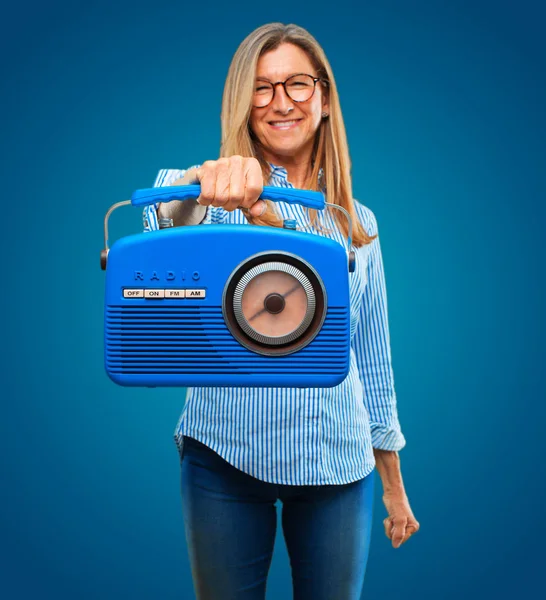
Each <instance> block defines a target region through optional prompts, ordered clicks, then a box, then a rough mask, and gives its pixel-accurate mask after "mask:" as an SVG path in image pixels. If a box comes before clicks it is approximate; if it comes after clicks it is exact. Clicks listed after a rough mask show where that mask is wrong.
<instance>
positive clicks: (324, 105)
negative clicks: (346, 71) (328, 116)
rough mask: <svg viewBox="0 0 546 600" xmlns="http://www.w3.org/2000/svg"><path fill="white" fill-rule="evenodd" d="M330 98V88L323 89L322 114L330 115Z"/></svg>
mask: <svg viewBox="0 0 546 600" xmlns="http://www.w3.org/2000/svg"><path fill="white" fill-rule="evenodd" d="M328 96H329V94H328V88H327V87H323V88H322V112H323V113H330V102H329V97H328Z"/></svg>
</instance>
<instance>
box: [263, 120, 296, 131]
mask: <svg viewBox="0 0 546 600" xmlns="http://www.w3.org/2000/svg"><path fill="white" fill-rule="evenodd" d="M300 121H301V119H290V120H286V121H268V123H269V125H271V127H274V128H275V129H290V127H293V126H294V125H296V124H297V123H299V122H300Z"/></svg>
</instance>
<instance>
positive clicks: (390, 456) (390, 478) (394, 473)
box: [373, 448, 405, 494]
mask: <svg viewBox="0 0 546 600" xmlns="http://www.w3.org/2000/svg"><path fill="white" fill-rule="evenodd" d="M373 453H374V456H375V465H376V468H377V471H378V472H379V476H380V477H381V483H382V484H383V492H384V493H385V494H390V493H397V492H402V493H405V490H404V482H403V481H402V472H401V470H400V457H399V456H398V452H396V451H393V450H379V449H378V448H374V449H373Z"/></svg>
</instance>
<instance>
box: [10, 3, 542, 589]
mask: <svg viewBox="0 0 546 600" xmlns="http://www.w3.org/2000/svg"><path fill="white" fill-rule="evenodd" d="M541 4H542V3H540V2H529V1H527V0H522V1H520V2H518V3H506V2H498V1H497V2H486V1H473V2H461V1H456V2H449V3H440V2H432V1H428V2H427V1H425V0H421V1H419V0H416V1H412V2H409V1H408V2H382V3H375V2H359V3H354V4H351V3H348V2H345V1H344V0H339V1H338V2H335V3H324V4H322V3H318V2H317V3H314V4H313V5H311V4H308V5H305V4H304V3H292V4H291V5H290V4H288V5H286V4H284V7H283V8H278V9H277V8H268V5H267V4H265V3H256V2H252V3H250V2H248V3H247V2H239V3H227V2H223V3H217V4H214V5H210V4H205V3H192V4H190V3H183V2H169V1H164V0H163V1H162V0H155V1H154V2H136V1H132V2H114V3H111V2H106V1H105V0H99V1H97V2H93V3H85V4H83V5H75V4H73V3H68V2H59V1H57V0H52V1H50V2H47V3H35V2H26V3H14V4H12V5H11V6H10V7H7V6H5V7H4V8H3V14H2V24H1V25H0V28H1V35H0V50H1V53H0V56H2V79H1V86H2V94H1V102H2V110H1V116H2V134H1V138H2V147H3V149H2V161H1V164H2V186H3V192H2V201H3V215H2V216H3V224H4V229H3V232H2V236H1V237H0V239H1V247H0V249H1V250H2V256H3V258H4V267H3V268H2V273H3V280H4V282H5V283H4V286H3V291H2V294H1V302H2V314H3V315H4V319H3V331H2V336H1V340H2V346H3V359H2V388H1V392H0V393H1V395H2V418H1V419H0V436H1V440H2V448H3V451H2V458H1V464H2V470H1V475H2V480H1V507H0V524H1V531H0V534H1V539H2V544H1V548H2V549H1V552H2V555H3V556H2V557H1V561H0V569H1V579H0V596H2V598H9V599H12V598H25V599H26V598H31V597H38V598H55V599H58V600H61V599H65V598H66V599H72V598H81V599H88V598H100V599H113V598H120V597H132V598H134V599H135V600H136V599H156V598H161V599H166V600H167V599H171V598H172V599H174V598H188V599H189V598H192V597H193V591H192V583H191V574H190V569H189V563H188V557H187V552H186V546H185V540H184V535H183V524H182V514H181V505H180V490H179V461H178V455H177V453H176V449H175V446H174V443H173V441H172V437H171V436H172V433H173V430H174V427H175V425H176V421H177V419H178V416H179V414H180V412H181V410H182V407H183V399H184V390H177V389H153V390H151V389H131V388H122V387H118V386H116V385H114V384H113V383H112V382H111V381H110V380H109V379H108V377H107V376H106V374H105V371H104V367H103V337H102V335H103V333H102V330H103V300H104V298H103V294H104V272H103V271H101V270H100V268H99V254H100V250H101V248H102V247H103V218H104V215H105V213H106V211H107V209H108V208H109V207H110V205H112V204H113V203H114V202H117V201H120V200H125V199H127V198H128V197H129V196H130V194H131V192H132V191H133V190H134V189H137V188H139V187H149V186H151V185H152V182H153V180H154V178H155V175H156V173H157V171H158V170H159V169H160V168H183V167H186V166H189V165H190V164H194V163H197V162H202V161H204V160H206V159H210V158H216V157H217V156H218V149H219V139H220V120H219V117H220V101H221V93H222V87H223V82H224V80H225V76H226V73H227V69H228V66H229V61H230V59H231V56H232V55H233V53H234V52H235V50H236V48H237V46H238V44H239V43H240V42H241V41H242V39H243V38H244V37H245V36H246V35H247V34H248V33H249V32H250V31H252V30H253V29H254V28H255V27H258V26H259V25H262V24H264V23H267V22H271V21H282V22H285V23H289V22H293V23H297V24H299V25H302V26H304V27H306V28H307V29H308V30H309V31H310V32H311V33H312V34H313V35H314V36H315V37H316V38H317V39H318V41H319V43H321V44H322V45H323V47H324V49H325V51H326V53H327V55H328V57H329V59H330V61H331V64H332V67H333V69H334V73H335V75H336V79H337V82H338V86H339V91H340V95H341V102H342V109H343V112H344V116H345V119H346V125H347V130H348V135H349V143H350V149H351V157H352V162H353V183H354V191H355V197H356V198H358V199H359V200H360V201H361V202H363V203H364V204H366V205H367V206H369V207H370V208H371V209H372V210H373V211H374V212H375V214H376V216H377V219H378V223H379V231H380V235H381V243H382V248H383V254H384V260H385V268H386V276H387V289H388V298H389V316H390V325H391V337H392V354H393V366H394V371H395V380H396V390H397V394H398V403H399V404H398V405H399V413H400V419H401V422H402V427H403V431H404V433H405V435H406V438H407V442H408V444H407V446H406V448H405V449H404V450H403V451H402V452H401V462H402V472H403V475H404V479H405V483H406V489H407V492H408V495H409V498H410V501H411V505H412V508H413V510H414V512H415V515H416V517H417V519H418V520H419V521H420V523H421V531H420V532H419V533H418V534H417V535H416V536H415V537H414V538H413V539H411V540H410V542H409V543H407V544H405V545H404V546H403V547H402V548H400V549H398V550H394V549H393V548H392V547H391V545H390V542H389V541H388V540H387V538H386V537H385V535H384V533H383V526H382V520H383V518H384V516H385V510H384V507H383V505H382V502H381V486H380V485H378V486H377V488H376V504H375V517H374V531H373V537H372V549H371V555H370V560H369V563H368V573H367V579H366V584H365V596H366V597H367V598H381V599H382V600H388V599H394V598H409V599H419V600H425V599H435V600H436V599H438V598H442V599H452V598H453V599H455V598H457V599H459V598H461V597H465V598H497V599H504V598H514V597H516V595H517V596H518V597H530V594H531V592H532V591H533V590H534V589H535V588H537V586H539V585H541V584H542V583H543V576H542V571H543V564H544V558H545V551H544V537H545V534H546V525H545V518H544V513H543V507H544V502H545V476H544V460H545V459H546V451H545V441H544V440H545V436H544V433H543V432H544V422H545V417H546V408H545V399H546V394H545V386H544V334H545V333H546V331H545V329H546V328H545V319H544V305H545V286H544V273H545V269H544V254H545V253H544V250H545V243H544V231H543V230H544V222H545V221H544V218H545V216H546V215H545V213H546V210H545V195H546V194H545V192H546V179H545V177H544V167H545V158H546V122H545V121H546V116H545V110H544V107H545V106H546V83H545V76H544V74H545V72H546V52H545V50H546V44H545V41H544V35H543V34H544V18H545V14H544V11H543V10H542V9H541V6H540V5H541ZM111 224H112V231H111V236H110V239H111V241H113V240H115V239H116V238H118V237H120V236H122V235H128V234H131V233H134V232H136V231H140V229H141V211H140V209H139V210H137V209H131V208H125V209H122V210H120V211H118V212H116V213H115V214H114V216H113V218H112V219H111ZM279 511H280V506H279ZM290 589H291V587H290V573H289V565H288V559H287V555H286V550H285V546H284V540H283V538H282V532H281V529H280V526H279V529H278V539H277V544H276V549H275V555H274V560H273V564H272V567H271V572H270V577H269V581H268V600H273V599H279V598H282V599H284V598H289V597H291V592H290ZM33 594H34V596H33Z"/></svg>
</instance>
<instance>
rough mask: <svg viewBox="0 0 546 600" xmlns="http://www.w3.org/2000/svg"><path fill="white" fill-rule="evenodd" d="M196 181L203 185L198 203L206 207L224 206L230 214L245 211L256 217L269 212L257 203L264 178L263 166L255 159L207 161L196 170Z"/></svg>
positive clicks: (239, 158)
mask: <svg viewBox="0 0 546 600" xmlns="http://www.w3.org/2000/svg"><path fill="white" fill-rule="evenodd" d="M196 177H197V180H198V181H199V183H200V184H201V193H200V195H199V197H198V198H197V202H198V203H199V204H202V205H203V206H208V205H212V206H221V207H222V208H224V210H227V211H233V210H235V209H236V208H246V209H248V210H249V212H250V214H251V215H252V216H253V217H258V216H260V215H261V214H263V212H264V211H265V209H266V208H267V205H266V203H265V202H264V201H263V200H259V199H258V198H259V197H260V195H261V193H262V191H263V176H262V168H261V166H260V163H259V162H258V160H257V159H255V158H253V157H250V158H243V157H242V156H230V157H229V158H220V159H218V160H207V161H205V162H204V163H203V164H202V165H201V167H199V169H197V172H196Z"/></svg>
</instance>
